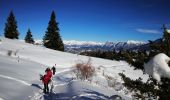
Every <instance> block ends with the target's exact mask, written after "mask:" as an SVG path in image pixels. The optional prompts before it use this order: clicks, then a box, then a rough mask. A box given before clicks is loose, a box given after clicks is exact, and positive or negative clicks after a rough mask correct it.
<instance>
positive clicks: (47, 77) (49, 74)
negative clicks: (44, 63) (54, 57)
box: [42, 68, 52, 93]
mask: <svg viewBox="0 0 170 100" xmlns="http://www.w3.org/2000/svg"><path fill="white" fill-rule="evenodd" d="M45 72H46V74H45V75H44V76H43V78H42V81H43V83H44V93H49V87H48V84H49V82H50V81H51V77H52V72H51V70H50V68H47V69H46V70H45Z"/></svg>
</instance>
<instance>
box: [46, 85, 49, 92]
mask: <svg viewBox="0 0 170 100" xmlns="http://www.w3.org/2000/svg"><path fill="white" fill-rule="evenodd" d="M46 87H47V88H46V89H47V91H46V92H47V93H49V87H48V84H47V85H46Z"/></svg>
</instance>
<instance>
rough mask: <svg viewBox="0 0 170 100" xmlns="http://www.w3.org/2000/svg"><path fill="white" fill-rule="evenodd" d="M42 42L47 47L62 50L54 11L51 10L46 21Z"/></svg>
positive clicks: (62, 46) (62, 45)
mask: <svg viewBox="0 0 170 100" xmlns="http://www.w3.org/2000/svg"><path fill="white" fill-rule="evenodd" d="M43 44H44V46H45V47H47V48H50V49H54V50H59V51H64V44H63V41H62V39H61V36H60V33H59V28H58V23H57V22H56V16H55V12H54V11H53V12H52V14H51V18H50V21H49V23H48V27H47V31H46V34H45V36H44V38H43Z"/></svg>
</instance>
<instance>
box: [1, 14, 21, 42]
mask: <svg viewBox="0 0 170 100" xmlns="http://www.w3.org/2000/svg"><path fill="white" fill-rule="evenodd" d="M4 35H5V37H6V38H10V39H18V36H19V32H18V30H17V22H16V20H15V16H14V14H13V12H12V11H11V12H10V14H9V17H8V18H7V23H5V29H4Z"/></svg>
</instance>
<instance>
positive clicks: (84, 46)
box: [35, 40, 146, 53]
mask: <svg viewBox="0 0 170 100" xmlns="http://www.w3.org/2000/svg"><path fill="white" fill-rule="evenodd" d="M63 42H64V46H65V51H66V52H71V53H80V52H83V51H85V50H88V51H92V50H97V49H100V50H113V49H115V50H120V49H124V50H127V49H132V48H135V47H140V46H142V45H145V44H146V43H145V42H142V41H133V40H129V41H127V42H117V43H115V42H109V41H107V42H105V43H102V42H94V41H76V40H70V41H68V40H65V41H63ZM35 43H36V44H37V45H42V40H35Z"/></svg>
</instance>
